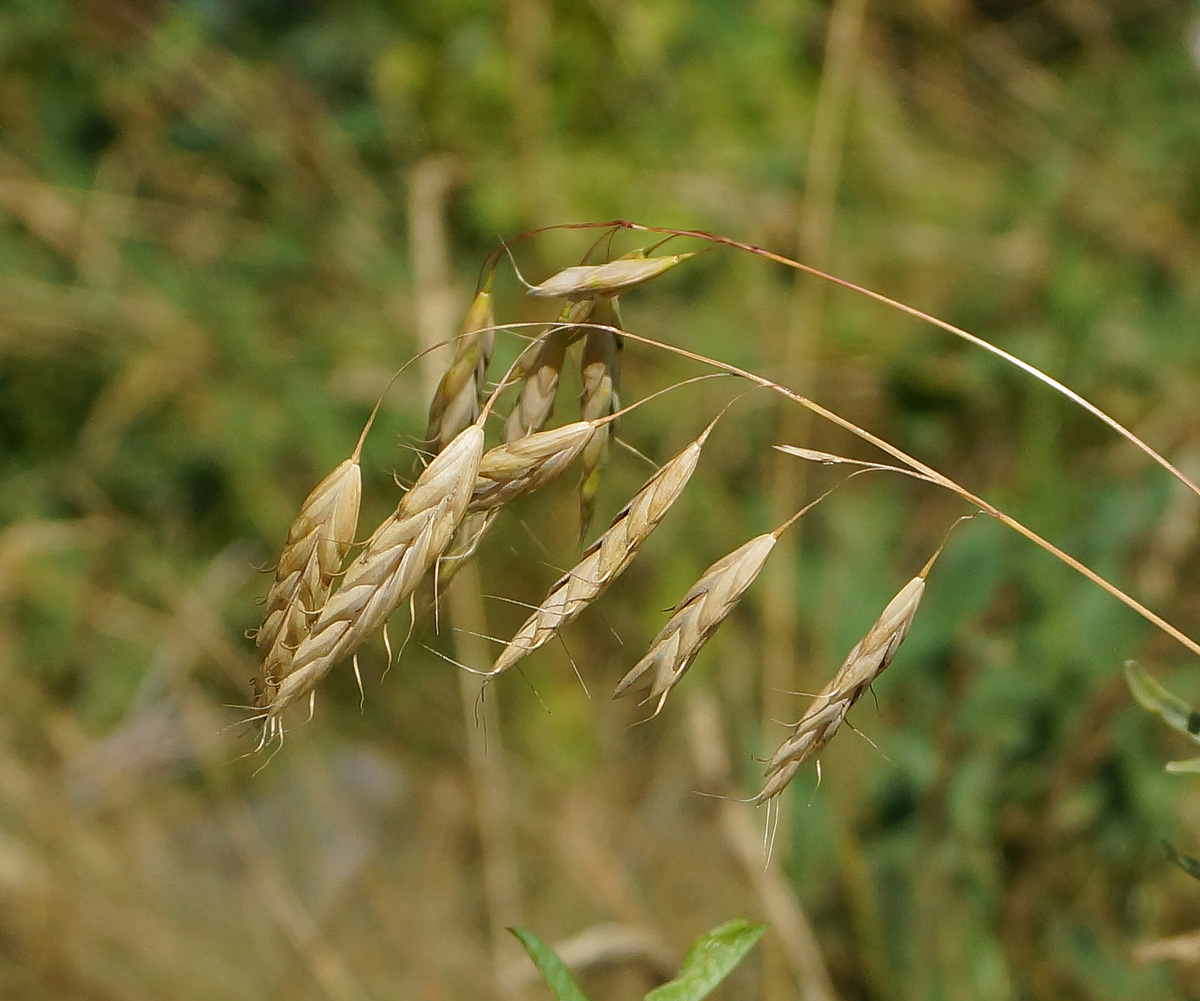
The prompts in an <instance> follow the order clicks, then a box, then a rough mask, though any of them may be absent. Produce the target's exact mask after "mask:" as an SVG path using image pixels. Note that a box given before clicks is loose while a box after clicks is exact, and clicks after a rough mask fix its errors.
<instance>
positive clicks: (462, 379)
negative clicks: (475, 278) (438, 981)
mask: <svg viewBox="0 0 1200 1001" xmlns="http://www.w3.org/2000/svg"><path fill="white" fill-rule="evenodd" d="M495 326H496V315H495V309H494V303H493V296H492V276H491V275H488V279H487V282H486V284H485V285H484V287H483V289H482V290H481V291H480V292H479V293H478V294H477V295H476V296H475V299H474V301H473V302H472V303H471V308H470V309H469V310H467V317H466V320H465V322H464V323H463V328H462V333H461V334H460V335H459V336H458V337H457V338H456V339H455V341H454V357H453V359H452V360H451V362H450V367H449V368H447V369H446V372H445V374H444V375H443V376H442V379H441V381H440V382H439V383H438V387H437V391H436V392H435V393H434V394H433V401H432V402H431V403H430V406H429V426H428V428H427V430H426V431H425V442H426V444H427V445H428V446H429V448H430V450H431V451H433V452H434V453H437V452H440V451H441V450H442V449H443V448H445V447H446V446H447V445H448V444H449V443H450V442H451V441H452V440H453V439H454V437H455V436H456V435H457V434H458V433H459V432H460V431H462V430H463V429H464V428H466V427H468V426H470V425H471V424H474V423H475V420H476V418H477V417H478V416H479V408H480V405H481V403H482V400H483V396H484V382H485V380H486V378H487V369H488V365H489V364H490V363H491V360H492V351H493V349H494V348H495V344H496V332H495V329H494V328H495Z"/></svg>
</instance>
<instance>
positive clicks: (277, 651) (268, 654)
mask: <svg viewBox="0 0 1200 1001" xmlns="http://www.w3.org/2000/svg"><path fill="white" fill-rule="evenodd" d="M374 420H375V415H374V414H372V415H371V418H370V420H368V421H367V424H366V427H364V428H363V430H362V434H361V435H360V436H359V439H358V444H357V445H356V446H355V449H354V453H353V455H351V456H350V458H349V459H346V460H345V461H344V462H342V463H340V464H339V465H338V466H337V468H336V469H334V471H333V472H332V473H330V474H329V475H328V476H326V477H325V479H323V480H322V481H321V482H320V483H318V484H317V486H316V487H315V488H314V489H313V491H312V493H310V494H309V495H308V496H307V497H306V498H305V499H304V503H303V504H301V505H300V513H299V514H298V515H297V516H296V520H295V521H294V522H292V526H291V528H290V529H288V536H287V542H286V543H284V547H283V552H282V553H281V554H280V556H279V562H278V563H277V564H276V567H275V580H274V581H273V582H272V584H271V589H270V591H268V592H267V598H266V601H265V603H264V606H263V609H264V610H263V623H262V625H261V626H260V627H259V628H258V631H257V633H256V634H255V638H254V643H255V646H256V647H257V649H258V652H259V655H260V656H261V657H262V663H261V665H260V666H259V671H258V676H257V677H256V678H254V679H253V681H252V682H251V684H252V686H253V689H254V700H253V704H254V705H255V706H257V707H260V708H261V707H262V706H264V705H266V704H267V703H268V702H269V701H270V700H271V698H272V697H273V696H274V694H275V692H276V691H277V690H278V688H279V683H280V682H281V681H282V680H283V678H284V677H285V676H286V675H287V674H288V673H289V672H290V671H291V664H292V654H293V652H294V651H295V649H296V647H297V646H298V645H299V643H300V641H301V640H303V639H304V637H305V636H307V635H308V632H309V628H310V627H311V625H312V622H313V618H314V617H315V615H316V613H317V612H318V611H320V608H321V606H322V605H323V604H324V603H325V599H326V598H327V597H328V595H329V590H330V588H331V587H332V585H333V579H334V577H335V576H337V573H338V571H340V570H341V568H342V561H343V560H344V559H345V558H346V553H347V551H348V550H349V549H350V546H351V544H352V543H353V542H354V533H355V531H356V530H357V528H358V509H359V505H360V503H361V502H362V468H361V467H360V466H359V458H360V456H361V454H362V446H363V442H364V441H365V440H366V436H367V432H368V431H369V430H370V428H371V424H372V423H373V422H374Z"/></svg>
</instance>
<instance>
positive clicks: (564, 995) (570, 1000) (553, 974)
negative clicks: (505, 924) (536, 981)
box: [509, 928, 588, 1001]
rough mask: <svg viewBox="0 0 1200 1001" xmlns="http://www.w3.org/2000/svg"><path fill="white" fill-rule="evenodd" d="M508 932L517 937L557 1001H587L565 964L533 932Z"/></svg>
mask: <svg viewBox="0 0 1200 1001" xmlns="http://www.w3.org/2000/svg"><path fill="white" fill-rule="evenodd" d="M509 931H510V932H512V933H513V934H514V935H515V936H516V937H517V940H518V941H519V942H520V943H521V945H523V946H525V951H526V952H527V953H529V958H530V959H532V960H533V963H534V965H535V966H536V967H537V968H538V972H540V973H541V975H542V979H543V980H545V981H546V986H548V987H549V988H550V990H551V991H553V992H554V996H555V998H557V999H558V1001H588V999H587V996H586V995H585V994H584V993H583V991H581V990H580V989H579V985H578V984H577V983H575V980H574V979H573V978H572V977H571V972H570V970H568V969H567V967H566V964H565V963H564V962H563V961H562V960H561V959H559V958H558V954H557V953H555V951H554V950H553V949H551V948H550V946H548V945H547V944H546V943H545V942H543V941H542V940H541V939H540V938H538V937H537V936H536V935H535V934H533V932H528V931H523V930H522V929H520V928H510V929H509Z"/></svg>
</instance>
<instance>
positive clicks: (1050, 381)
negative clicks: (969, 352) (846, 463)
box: [517, 219, 1200, 497]
mask: <svg viewBox="0 0 1200 1001" xmlns="http://www.w3.org/2000/svg"><path fill="white" fill-rule="evenodd" d="M547 229H628V230H634V231H636V232H639V233H665V234H668V235H670V236H680V237H690V238H692V239H695V240H704V241H706V242H708V243H713V244H718V245H722V246H726V247H733V248H734V249H736V250H744V251H745V252H746V253H749V254H756V255H757V256H759V257H763V258H766V259H767V260H768V261H774V262H775V263H776V264H782V265H784V266H785V267H789V268H793V269H795V270H796V271H802V272H804V273H805V274H808V275H812V276H813V277H814V278H819V279H821V281H824V282H829V283H830V284H831V285H838V286H840V287H842V288H844V289H848V290H849V291H851V292H857V293H858V294H859V295H863V296H866V297H867V298H868V299H874V300H875V301H876V302H879V303H882V304H883V305H885V306H890V307H891V308H892V309H896V310H899V311H900V312H901V313H907V314H908V315H909V316H912V317H915V318H916V319H918V320H923V321H924V322H926V323H929V324H932V325H933V326H935V327H937V328H938V329H940V330H944V331H946V333H948V334H953V335H954V336H955V337H958V338H960V339H961V340H964V341H966V342H967V343H969V344H974V345H975V346H976V347H977V348H982V349H983V350H984V351H987V352H989V353H991V354H993V355H995V356H996V357H997V358H1001V359H1003V360H1004V361H1006V362H1007V363H1008V364H1010V365H1012V366H1014V367H1016V368H1018V369H1020V370H1021V371H1022V372H1024V373H1025V374H1026V375H1030V376H1032V377H1033V378H1035V379H1037V380H1038V382H1040V383H1042V384H1043V385H1046V386H1049V387H1050V388H1051V389H1053V390H1054V391H1055V392H1056V393H1059V394H1060V395H1062V396H1064V397H1066V398H1067V399H1068V400H1070V401H1071V402H1072V403H1074V404H1075V405H1076V406H1079V407H1082V408H1083V409H1084V410H1086V411H1087V412H1088V413H1089V414H1091V415H1092V416H1093V417H1095V418H1096V419H1097V420H1099V421H1102V422H1103V423H1104V424H1106V425H1108V427H1110V428H1111V429H1112V430H1113V431H1115V432H1116V433H1117V434H1119V435H1120V436H1121V437H1122V438H1124V439H1125V440H1126V441H1128V442H1129V443H1130V444H1131V445H1133V446H1134V447H1135V448H1137V449H1140V450H1141V451H1142V452H1144V453H1145V454H1146V455H1148V456H1149V457H1150V458H1151V459H1153V460H1154V461H1155V462H1156V463H1157V464H1158V465H1160V466H1162V468H1163V469H1165V470H1166V471H1167V472H1169V473H1170V474H1171V475H1172V476H1174V477H1175V479H1177V480H1178V481H1179V482H1180V483H1182V484H1183V485H1184V486H1185V487H1187V488H1188V489H1189V490H1190V491H1191V492H1192V493H1194V494H1195V495H1196V496H1197V497H1200V486H1197V485H1196V484H1195V483H1194V482H1193V481H1192V480H1191V479H1190V478H1189V477H1187V476H1185V475H1184V473H1183V472H1181V471H1180V470H1179V469H1178V468H1177V467H1176V466H1175V465H1174V464H1172V463H1171V462H1170V461H1169V460H1168V459H1167V458H1165V457H1164V456H1163V455H1162V454H1160V453H1159V452H1157V451H1156V450H1155V449H1153V448H1151V447H1150V445H1148V444H1147V443H1146V442H1144V441H1142V439H1141V438H1139V437H1138V436H1137V435H1135V434H1134V433H1133V432H1132V431H1130V430H1129V429H1128V428H1126V427H1125V426H1124V425H1123V424H1121V423H1120V422H1119V421H1118V420H1116V418H1114V417H1110V416H1109V415H1108V414H1106V413H1105V412H1104V411H1103V410H1101V409H1100V408H1099V407H1097V406H1096V405H1095V404H1094V403H1091V402H1090V401H1088V400H1087V399H1085V398H1084V397H1082V396H1080V395H1079V394H1078V393H1076V392H1075V391H1074V390H1073V389H1071V388H1070V387H1069V386H1065V385H1064V384H1063V383H1061V382H1059V381H1058V380H1057V379H1055V378H1054V377H1053V376H1051V375H1048V374H1047V373H1045V372H1043V371H1042V370H1041V369H1040V368H1038V367H1037V366H1036V365H1031V364H1030V363H1029V362H1027V361H1023V360H1022V359H1020V358H1018V357H1017V356H1016V355H1013V354H1009V352H1007V351H1005V350H1004V349H1003V348H1000V347H997V346H996V345H995V344H992V343H991V342H990V341H985V340H984V339H983V338H982V337H979V336H978V335H976V334H972V333H971V332H970V331H968V330H964V329H963V328H962V327H956V326H955V325H954V324H953V323H949V322H947V321H946V320H942V319H939V318H938V317H936V316H933V315H932V314H931V313H926V312H923V311H922V310H919V309H917V308H916V307H915V306H909V305H908V304H907V303H903V302H900V301H899V300H898V299H892V298H890V297H888V296H886V295H883V294H882V293H880V292H873V291H872V290H871V289H869V288H866V287H864V286H862V285H856V284H855V283H854V282H852V281H847V280H846V279H845V278H838V277H837V276H836V275H831V274H828V273H826V272H824V271H821V270H820V269H819V268H814V267H812V266H811V265H808V264H801V263H800V262H799V261H794V260H792V259H791V258H790V257H784V256H783V255H782V254H776V253H774V252H773V251H770V250H766V249H764V248H762V247H758V246H755V245H754V244H752V243H745V242H743V241H741V240H735V239H733V238H732V237H729V236H722V235H721V234H720V233H709V232H708V231H706V230H702V229H672V228H670V227H667V226H644V225H642V224H641V223H638V222H631V221H630V220H627V219H612V220H609V221H608V222H587V223H568V224H566V225H561V226H546V227H543V228H542V229H537V230H530V231H529V232H528V233H522V234H521V236H520V237H518V238H517V239H524V238H526V237H530V236H534V235H536V234H537V233H540V232H545V230H547Z"/></svg>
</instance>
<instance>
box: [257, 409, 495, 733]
mask: <svg viewBox="0 0 1200 1001" xmlns="http://www.w3.org/2000/svg"><path fill="white" fill-rule="evenodd" d="M482 455H483V428H482V427H481V426H480V425H478V424H473V425H472V426H471V427H469V428H467V429H466V430H464V431H462V432H461V433H460V434H459V435H458V436H457V437H456V438H455V439H454V440H453V441H451V442H450V444H449V445H447V446H446V448H445V449H444V450H443V451H442V452H441V453H440V454H439V455H437V456H436V457H435V458H434V459H433V461H431V462H430V463H429V465H428V466H426V467H425V469H424V470H423V471H422V473H421V475H420V476H419V477H418V478H417V481H416V483H414V484H413V486H412V489H411V490H409V491H408V493H406V494H405V495H404V497H403V498H402V499H401V501H400V504H399V506H398V507H397V508H396V511H395V513H394V514H392V516H391V517H390V518H388V519H387V521H385V522H384V523H383V524H382V525H380V526H379V528H377V529H376V530H375V532H374V534H373V535H372V536H371V538H370V539H368V540H367V542H366V544H365V545H364V546H363V549H362V552H361V553H359V555H358V557H357V558H356V559H355V560H354V562H353V563H351V564H350V566H349V568H348V569H347V570H346V573H345V575H344V576H343V578H342V582H341V584H340V586H339V587H338V589H337V591H335V592H334V594H333V596H332V597H330V598H329V600H328V601H326V602H325V605H324V607H323V608H322V609H321V611H320V614H319V615H318V616H317V618H316V621H315V622H314V623H313V626H312V630H311V632H310V634H309V635H308V636H307V637H305V638H304V640H303V641H302V642H301V643H300V645H299V647H298V648H297V649H296V651H295V655H294V656H293V659H292V670H291V673H290V674H288V675H287V677H286V678H284V679H283V682H282V684H281V685H280V686H279V690H278V691H277V692H276V693H275V696H274V698H272V699H271V701H270V703H269V705H268V706H267V712H268V716H269V719H268V728H269V729H271V728H272V727H274V726H276V725H277V721H278V718H279V716H280V714H281V713H282V712H283V711H284V710H285V709H286V708H287V707H288V706H289V705H290V704H291V703H292V702H294V701H295V700H296V699H298V698H301V697H303V696H305V695H307V694H308V693H309V692H311V691H312V690H313V688H314V687H315V686H316V684H317V682H318V681H320V679H321V678H323V677H324V676H325V675H326V674H327V673H328V672H329V670H330V668H331V667H332V666H333V665H334V664H335V663H336V662H337V661H339V660H342V659H343V658H345V657H348V656H350V654H352V653H354V652H355V651H356V650H357V649H358V648H359V647H360V646H361V645H362V644H363V642H364V641H365V640H367V639H368V638H369V637H370V636H371V635H372V634H373V633H375V632H376V630H378V629H379V628H380V627H381V626H382V625H383V624H384V622H386V621H387V618H388V616H389V615H391V614H392V612H394V611H395V610H396V609H397V608H398V607H399V606H400V605H401V604H402V603H403V602H404V600H405V599H406V598H408V596H409V595H411V594H412V593H413V591H414V590H415V589H416V587H417V585H418V584H419V583H420V582H421V580H422V578H423V577H424V576H425V574H426V573H428V571H429V569H430V567H432V566H433V564H434V563H435V561H436V560H437V559H438V558H439V557H440V556H441V555H442V554H443V553H444V552H445V550H446V548H447V547H448V546H449V545H450V542H451V540H452V539H453V538H454V535H455V532H456V530H457V529H458V526H459V523H460V522H461V521H462V519H463V516H464V515H465V514H466V511H467V505H468V504H469V503H470V500H471V492H472V490H473V488H474V485H475V480H476V477H477V474H478V472H479V461H480V458H481V457H482Z"/></svg>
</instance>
